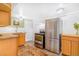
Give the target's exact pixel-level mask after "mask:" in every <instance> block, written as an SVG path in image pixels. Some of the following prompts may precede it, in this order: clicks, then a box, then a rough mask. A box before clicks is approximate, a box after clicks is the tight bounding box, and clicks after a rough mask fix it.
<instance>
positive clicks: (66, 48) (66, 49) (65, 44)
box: [62, 40, 71, 55]
mask: <svg viewBox="0 0 79 59" xmlns="http://www.w3.org/2000/svg"><path fill="white" fill-rule="evenodd" d="M62 53H63V54H65V55H71V42H70V41H68V40H62Z"/></svg>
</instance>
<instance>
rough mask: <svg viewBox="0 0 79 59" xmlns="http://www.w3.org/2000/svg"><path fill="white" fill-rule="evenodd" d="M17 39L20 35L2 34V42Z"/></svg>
mask: <svg viewBox="0 0 79 59" xmlns="http://www.w3.org/2000/svg"><path fill="white" fill-rule="evenodd" d="M17 37H18V35H14V34H8V33H5V34H0V40H1V39H9V38H17Z"/></svg>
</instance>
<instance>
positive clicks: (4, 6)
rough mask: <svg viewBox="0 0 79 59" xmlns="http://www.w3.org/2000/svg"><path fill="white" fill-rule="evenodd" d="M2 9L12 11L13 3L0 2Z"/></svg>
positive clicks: (0, 9)
mask: <svg viewBox="0 0 79 59" xmlns="http://www.w3.org/2000/svg"><path fill="white" fill-rule="evenodd" d="M0 11H5V12H10V11H11V4H10V3H0Z"/></svg>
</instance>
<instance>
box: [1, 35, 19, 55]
mask: <svg viewBox="0 0 79 59" xmlns="http://www.w3.org/2000/svg"><path fill="white" fill-rule="evenodd" d="M17 38H18V36H16V35H12V34H11V35H9V34H8V35H2V36H0V56H17V54H18V45H17Z"/></svg>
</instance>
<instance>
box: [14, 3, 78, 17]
mask: <svg viewBox="0 0 79 59" xmlns="http://www.w3.org/2000/svg"><path fill="white" fill-rule="evenodd" d="M59 8H64V14H67V13H72V12H77V11H79V3H63V4H62V3H19V4H17V3H14V4H13V13H14V14H18V15H23V16H27V17H41V18H43V17H44V18H45V17H52V16H56V15H57V14H58V13H57V9H59Z"/></svg>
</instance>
